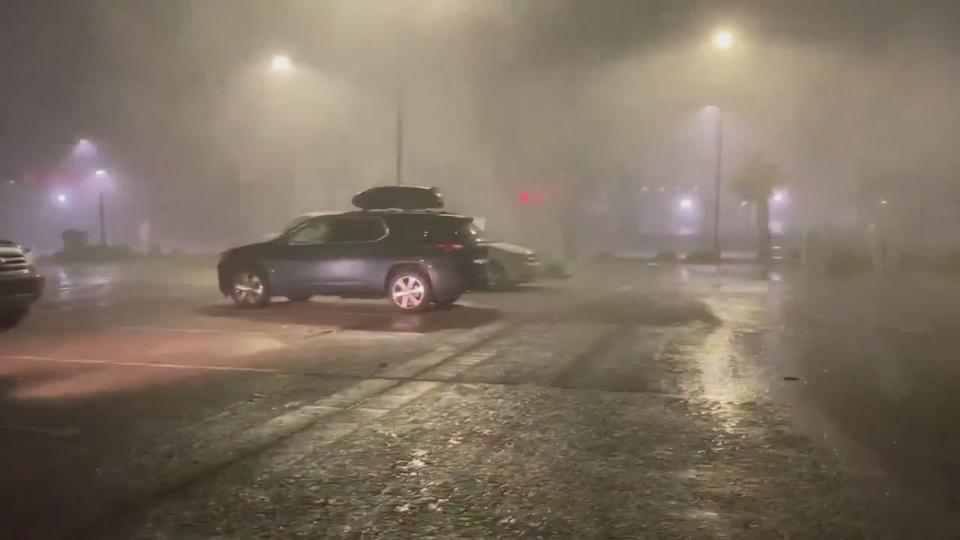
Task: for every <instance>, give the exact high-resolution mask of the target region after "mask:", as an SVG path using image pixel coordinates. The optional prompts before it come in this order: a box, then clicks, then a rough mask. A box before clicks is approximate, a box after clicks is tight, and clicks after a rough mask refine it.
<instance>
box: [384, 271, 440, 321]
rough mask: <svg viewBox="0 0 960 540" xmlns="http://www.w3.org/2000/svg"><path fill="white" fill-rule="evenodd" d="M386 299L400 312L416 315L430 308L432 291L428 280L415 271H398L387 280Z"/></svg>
mask: <svg viewBox="0 0 960 540" xmlns="http://www.w3.org/2000/svg"><path fill="white" fill-rule="evenodd" d="M387 298H388V299H389V300H390V303H391V304H393V306H394V307H395V308H397V309H399V310H400V311H404V312H407V313H417V312H420V311H425V310H427V309H429V308H430V303H431V302H432V301H433V290H432V289H431V287H430V280H429V279H427V276H425V275H423V274H422V273H421V272H417V271H415V270H400V271H398V272H396V273H394V274H391V276H390V279H389V280H387Z"/></svg>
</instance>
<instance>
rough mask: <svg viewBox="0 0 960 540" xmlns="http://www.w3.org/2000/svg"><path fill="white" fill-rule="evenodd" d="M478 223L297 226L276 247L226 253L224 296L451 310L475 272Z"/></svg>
mask: <svg viewBox="0 0 960 540" xmlns="http://www.w3.org/2000/svg"><path fill="white" fill-rule="evenodd" d="M472 221H473V220H472V218H470V217H466V216H461V215H459V214H451V213H447V212H442V211H435V210H414V211H398V210H360V211H350V212H343V213H339V214H323V215H317V216H312V217H307V218H306V219H303V220H300V219H298V220H295V224H294V225H293V226H292V227H291V228H289V229H287V230H286V231H284V232H283V233H281V234H280V235H279V236H277V237H276V238H274V239H270V240H267V241H263V242H258V243H256V244H250V245H247V246H242V247H238V248H234V249H231V250H228V251H226V252H224V253H223V254H222V255H221V259H220V263H219V264H218V278H219V285H220V290H221V291H222V292H223V293H224V294H225V295H227V296H229V297H230V298H232V299H233V301H234V302H235V303H237V304H238V305H240V306H243V307H263V306H265V305H267V304H268V303H269V302H270V300H271V299H272V298H273V297H278V296H280V297H286V298H289V299H290V300H293V301H303V300H307V299H309V298H311V297H312V296H314V295H321V296H340V297H346V298H377V297H387V298H388V299H389V300H390V302H391V303H393V305H394V306H395V307H397V308H398V309H400V310H402V311H422V310H425V309H428V308H429V307H431V306H436V307H446V306H450V305H452V304H453V303H454V302H456V301H457V299H458V298H459V297H460V295H461V294H462V293H463V292H464V291H465V290H467V289H468V288H469V287H470V284H471V281H472V277H473V274H474V272H475V268H474V266H475V263H474V259H475V258H476V251H475V249H476V240H475V237H474V233H473V228H472V227H471V223H472Z"/></svg>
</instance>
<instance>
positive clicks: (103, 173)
mask: <svg viewBox="0 0 960 540" xmlns="http://www.w3.org/2000/svg"><path fill="white" fill-rule="evenodd" d="M93 174H94V175H95V176H96V177H97V178H106V177H107V171H106V170H105V169H97V170H96V171H95V172H94V173H93Z"/></svg>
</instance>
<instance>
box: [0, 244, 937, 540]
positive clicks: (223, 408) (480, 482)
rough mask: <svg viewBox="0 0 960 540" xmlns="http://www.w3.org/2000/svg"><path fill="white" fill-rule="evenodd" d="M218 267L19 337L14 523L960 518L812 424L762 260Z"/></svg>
mask: <svg viewBox="0 0 960 540" xmlns="http://www.w3.org/2000/svg"><path fill="white" fill-rule="evenodd" d="M160 273H162V272H160ZM116 275H127V274H123V273H119V274H116ZM196 275H198V274H194V273H191V272H185V273H184V274H183V275H182V276H179V277H178V275H176V274H169V275H166V274H165V277H164V279H163V280H161V282H162V283H164V285H162V286H154V285H151V283H152V282H153V281H156V280H150V281H148V282H142V281H139V280H135V281H136V282H137V283H138V284H139V285H138V286H136V287H133V286H131V284H130V283H127V282H123V283H116V284H112V285H110V286H109V287H103V288H102V291H101V293H100V294H94V295H92V297H91V296H85V297H83V298H74V299H66V300H65V299H56V300H55V301H52V302H50V303H49V304H47V305H46V306H43V307H41V308H40V309H38V310H37V312H36V313H34V314H33V316H32V317H31V319H29V320H28V321H27V323H26V324H25V325H24V326H23V327H21V328H18V329H17V330H15V331H12V332H10V333H7V334H4V335H3V336H0V340H2V342H0V343H2V350H0V442H2V444H0V462H2V463H4V464H8V465H9V464H17V466H14V467H8V469H9V471H7V472H6V474H4V482H2V483H0V498H2V499H3V500H4V501H5V503H4V504H3V505H0V523H4V524H8V525H9V526H8V527H6V529H5V530H6V531H7V532H8V533H9V534H12V535H15V536H14V537H17V538H34V537H36V538H50V537H81V538H83V537H87V538H105V537H117V538H131V537H142V538H207V537H221V538H235V537H251V536H266V537H333V538H339V537H347V538H351V537H379V538H403V537H415V536H423V535H435V536H438V537H458V536H472V537H494V536H500V537H512V536H518V535H529V536H543V537H547V536H553V537H649V538H671V537H676V538H692V537H703V538H715V537H730V538H734V537H755V538H769V537H783V536H785V535H787V536H799V537H804V536H807V537H863V536H868V537H871V536H872V537H883V538H897V537H898V535H899V534H901V533H903V532H904V531H907V532H914V533H915V532H917V531H919V532H921V533H929V532H930V531H931V530H932V531H935V532H936V531H937V529H936V528H935V527H937V526H939V525H941V524H942V523H940V522H933V525H931V527H934V528H933V529H924V528H923V526H922V525H923V524H919V525H918V524H917V523H913V522H911V521H909V520H904V519H899V518H900V517H902V513H901V514H898V513H897V512H896V511H895V507H896V504H894V505H893V506H894V510H890V511H888V510H889V508H888V506H889V505H890V501H886V502H885V501H884V500H882V497H881V500H875V498H874V497H873V496H872V493H873V492H875V491H877V490H876V486H872V485H871V486H865V485H863V484H862V478H859V477H857V476H856V475H850V474H848V473H849V472H850V468H849V467H848V466H847V465H845V464H843V463H841V462H840V461H839V459H838V458H837V456H836V454H835V453H834V449H833V448H831V447H829V446H825V445H821V444H816V443H815V442H813V441H811V440H810V439H808V438H806V437H805V436H803V435H802V434H798V433H796V432H795V430H794V429H793V428H792V425H791V417H790V415H789V414H788V412H789V411H787V410H785V409H784V408H783V407H782V406H780V405H779V404H778V403H777V402H776V400H774V399H773V398H772V397H771V392H770V389H771V386H772V385H771V382H770V380H769V378H766V377H767V375H765V371H764V368H768V367H769V366H764V364H763V358H764V355H765V354H766V353H765V352H764V351H762V350H761V349H758V348H757V344H758V340H757V338H756V336H758V335H761V334H765V333H767V332H769V331H770V330H771V328H770V324H774V323H771V322H770V321H771V320H773V319H771V318H770V317H769V315H770V306H771V299H772V298H775V296H776V295H775V294H774V292H775V291H772V290H771V285H770V282H767V281H763V280H759V279H757V276H756V275H753V274H752V273H751V272H750V271H747V272H744V271H742V270H736V271H733V272H720V271H716V270H714V269H710V268H704V269H693V268H683V267H669V268H658V267H647V266H642V265H636V264H620V263H608V264H605V265H603V266H597V267H591V268H585V269H584V270H583V272H582V273H581V274H580V275H578V276H576V277H574V278H572V279H570V280H567V281H562V282H544V283H540V284H536V285H532V286H529V287H524V288H520V289H518V290H515V291H510V292H498V293H474V294H470V295H467V296H465V297H464V299H463V302H462V305H460V306H458V307H457V308H455V309H453V310H449V311H437V312H431V313H426V314H420V315H410V314H400V313H396V312H394V311H392V310H390V309H389V308H388V306H386V304H385V303H383V302H366V301H364V302H344V301H336V300H315V301H313V302H308V303H298V304H291V303H284V302H279V303H277V304H276V305H274V306H271V307H270V308H267V309H265V310H260V311H247V310H238V309H234V308H232V307H230V306H228V305H226V304H225V303H224V302H223V301H222V300H221V299H219V298H218V295H217V294H216V291H215V290H212V284H211V285H210V286H204V285H203V283H202V280H201V281H199V282H196V283H195V284H193V285H191V283H192V282H193V279H194V276H196ZM119 279H120V280H121V281H122V280H124V279H128V278H119ZM130 279H133V278H130ZM178 280H181V281H182V282H183V286H178V285H177V283H178ZM170 284H172V285H170ZM170 290H177V291H179V293H178V294H175V295H172V294H169V291H170ZM41 464H42V465H41ZM879 492H880V493H882V492H883V491H882V490H881V491H879ZM891 500H893V499H891ZM895 502H896V501H895ZM926 537H931V536H930V534H926Z"/></svg>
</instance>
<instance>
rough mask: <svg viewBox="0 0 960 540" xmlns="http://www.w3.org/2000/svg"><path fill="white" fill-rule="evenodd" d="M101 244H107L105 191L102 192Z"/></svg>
mask: <svg viewBox="0 0 960 540" xmlns="http://www.w3.org/2000/svg"><path fill="white" fill-rule="evenodd" d="M100 245H101V246H105V245H107V222H106V220H105V219H104V213H103V191H101V192H100Z"/></svg>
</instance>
